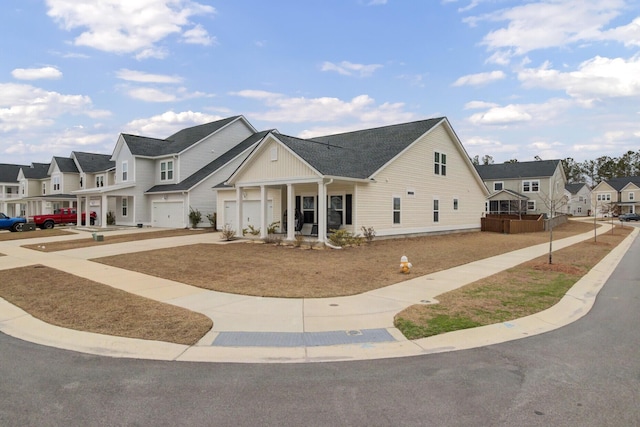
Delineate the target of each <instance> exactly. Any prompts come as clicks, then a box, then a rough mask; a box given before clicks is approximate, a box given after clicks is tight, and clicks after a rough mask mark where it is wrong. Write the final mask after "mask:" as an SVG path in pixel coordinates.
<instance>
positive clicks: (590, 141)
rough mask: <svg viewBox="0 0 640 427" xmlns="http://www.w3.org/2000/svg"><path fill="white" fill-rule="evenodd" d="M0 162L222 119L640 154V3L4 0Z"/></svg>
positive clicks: (495, 145)
mask: <svg viewBox="0 0 640 427" xmlns="http://www.w3.org/2000/svg"><path fill="white" fill-rule="evenodd" d="M1 8H2V13H1V14H0V94H1V96H0V138H1V140H2V147H1V148H0V162H2V163H20V164H29V163H31V162H49V161H50V160H51V157H52V156H54V155H56V156H68V155H69V154H70V153H71V151H89V152H98V153H111V152H112V150H113V148H114V146H115V142H116V140H117V138H118V134H119V133H120V132H126V133H133V134H138V135H144V136H151V137H159V138H165V137H167V136H169V135H171V134H172V133H174V132H175V131H177V130H179V129H182V128H185V127H189V126H192V125H196V124H200V123H206V122H209V121H213V120H217V119H220V118H223V117H228V116H231V115H237V114H242V115H244V116H245V117H246V118H247V119H248V120H249V121H250V122H251V123H252V124H253V125H254V126H255V127H256V128H257V129H258V130H264V129H273V128H275V129H278V130H279V131H280V132H281V133H284V134H287V135H292V136H300V137H311V136H314V135H325V134H330V133H336V132H343V131H348V130H355V129H364V128H369V127H376V126H382V125H387V124H393V123H402V122H408V121H414V120H422V119H426V118H431V117H438V116H447V117H448V119H449V121H450V122H451V123H452V125H453V128H454V129H455V130H456V132H457V134H458V136H459V138H460V139H461V141H462V143H463V145H464V147H465V148H466V150H467V152H468V154H469V155H470V156H475V155H479V156H483V155H490V156H492V157H493V158H494V160H495V161H496V162H503V161H506V160H509V159H514V158H515V159H518V160H519V161H528V160H533V159H534V156H539V157H541V158H542V159H556V158H565V157H573V158H574V159H576V160H577V161H583V160H587V159H595V158H597V157H600V156H603V155H609V156H620V155H622V154H624V153H625V152H626V151H628V150H634V151H637V150H639V149H640V0H546V1H508V0H441V1H437V0H434V1H426V0H413V1H411V0H304V1H300V0H297V1H294V0H273V1H259V0H253V1H251V0H233V1H213V0H209V1H205V0H201V1H187V0H5V1H3V3H2V6H1Z"/></svg>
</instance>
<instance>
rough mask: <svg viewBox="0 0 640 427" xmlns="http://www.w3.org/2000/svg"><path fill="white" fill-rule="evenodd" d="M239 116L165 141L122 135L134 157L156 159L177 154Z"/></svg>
mask: <svg viewBox="0 0 640 427" xmlns="http://www.w3.org/2000/svg"><path fill="white" fill-rule="evenodd" d="M239 117H240V116H233V117H228V118H226V119H222V120H218V121H215V122H211V123H205V124H202V125H198V126H193V127H190V128H186V129H182V130H181V131H178V132H176V133H174V134H173V135H171V136H170V137H168V138H165V139H159V138H149V137H146V136H138V135H131V134H122V137H123V138H124V140H125V142H126V143H127V146H128V147H129V150H130V151H131V154H133V155H134V156H145V157H157V156H166V155H169V154H178V153H180V152H181V151H183V150H184V149H186V148H188V147H190V146H191V145H193V144H195V143H196V142H198V141H200V140H201V139H202V138H205V137H206V136H208V135H211V134H212V133H214V132H216V131H218V130H220V129H222V128H223V127H224V126H226V125H228V124H229V123H231V122H233V121H234V120H236V119H238V118H239Z"/></svg>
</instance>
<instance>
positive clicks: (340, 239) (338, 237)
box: [329, 229, 353, 247]
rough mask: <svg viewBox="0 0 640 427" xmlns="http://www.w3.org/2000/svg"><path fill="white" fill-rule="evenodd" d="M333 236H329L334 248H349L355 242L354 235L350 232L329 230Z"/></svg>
mask: <svg viewBox="0 0 640 427" xmlns="http://www.w3.org/2000/svg"><path fill="white" fill-rule="evenodd" d="M329 231H330V232H331V234H329V241H330V242H331V243H332V244H333V245H334V246H341V247H342V246H347V245H349V244H351V242H352V241H353V234H351V232H349V230H345V229H342V230H329Z"/></svg>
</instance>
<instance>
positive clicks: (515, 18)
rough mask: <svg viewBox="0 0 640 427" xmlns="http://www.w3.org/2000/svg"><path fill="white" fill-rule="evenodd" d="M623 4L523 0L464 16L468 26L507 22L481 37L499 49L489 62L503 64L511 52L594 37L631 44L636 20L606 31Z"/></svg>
mask: <svg viewBox="0 0 640 427" xmlns="http://www.w3.org/2000/svg"><path fill="white" fill-rule="evenodd" d="M624 7H625V2H624V1H623V0H544V1H536V2H531V3H525V4H522V5H519V6H516V7H513V8H507V9H502V10H499V11H497V12H494V13H489V14H486V15H481V16H472V17H468V18H465V19H464V22H466V23H468V24H470V25H471V26H475V25H477V23H478V22H482V21H492V22H505V21H506V22H507V24H506V26H505V27H502V28H499V29H497V30H494V31H491V32H489V33H488V34H487V35H485V37H484V38H483V40H482V44H483V45H485V46H486V47H487V48H488V49H489V50H490V51H498V52H499V53H498V52H496V53H494V54H493V55H492V57H491V58H490V59H489V62H493V63H498V64H500V63H502V64H503V65H504V63H505V62H507V61H508V59H509V58H510V57H512V56H514V55H524V54H526V53H527V52H530V51H533V50H538V49H547V48H554V47H562V46H566V45H570V44H574V43H584V42H590V41H595V40H604V39H606V40H616V41H620V42H622V43H625V44H629V43H631V44H633V43H635V41H636V40H637V37H638V29H637V25H638V24H637V23H636V22H635V21H634V23H632V24H629V25H625V26H621V27H618V28H614V29H609V30H605V26H606V25H608V24H609V23H610V22H612V21H613V19H614V18H616V17H618V16H619V15H620V14H621V12H622V10H623V9H624Z"/></svg>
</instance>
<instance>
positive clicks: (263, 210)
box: [260, 185, 269, 239]
mask: <svg viewBox="0 0 640 427" xmlns="http://www.w3.org/2000/svg"><path fill="white" fill-rule="evenodd" d="M268 204H269V203H268V201H267V187H266V186H264V185H261V186H260V238H261V239H264V238H266V237H267V207H268V206H267V205H268Z"/></svg>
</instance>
